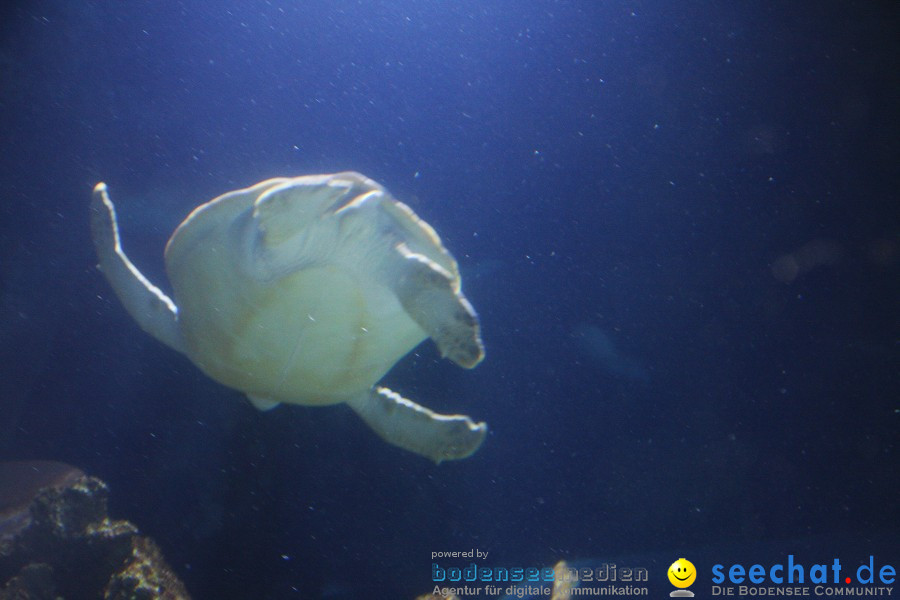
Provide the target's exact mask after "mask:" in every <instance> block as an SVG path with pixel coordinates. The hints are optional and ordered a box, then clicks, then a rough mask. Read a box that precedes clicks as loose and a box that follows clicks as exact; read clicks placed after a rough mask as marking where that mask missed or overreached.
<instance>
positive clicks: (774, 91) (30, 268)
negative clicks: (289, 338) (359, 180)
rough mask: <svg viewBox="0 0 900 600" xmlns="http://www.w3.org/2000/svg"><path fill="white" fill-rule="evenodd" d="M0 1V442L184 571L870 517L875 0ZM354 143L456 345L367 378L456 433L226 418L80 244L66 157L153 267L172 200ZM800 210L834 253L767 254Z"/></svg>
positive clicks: (885, 27)
mask: <svg viewBox="0 0 900 600" xmlns="http://www.w3.org/2000/svg"><path fill="white" fill-rule="evenodd" d="M2 11H3V12H2V14H0V84H2V85H0V311H2V312H0V407H2V411H0V458H4V459H19V458H43V459H54V460H63V461H67V462H70V463H73V464H75V465H77V466H79V467H81V468H83V469H84V470H86V471H88V472H90V473H92V474H95V475H97V476H100V477H102V478H103V479H105V480H106V481H108V482H109V483H110V484H111V486H112V489H113V510H114V513H115V514H116V516H120V517H124V518H128V519H131V520H133V521H134V522H136V523H137V524H138V525H139V526H140V528H141V529H142V531H144V532H145V533H147V534H149V535H151V536H152V537H154V538H155V539H156V540H157V541H158V542H159V543H160V544H161V545H162V547H163V550H164V552H165V553H166V555H167V556H168V558H169V559H170V560H171V562H172V563H173V565H174V566H175V568H176V570H177V571H178V572H179V574H180V575H182V576H183V577H184V579H185V580H186V582H187V584H188V587H189V589H190V590H191V591H192V593H193V594H195V596H196V597H198V598H213V597H215V598H290V597H298V598H299V597H303V598H307V597H313V598H315V597H335V598H340V597H350V596H351V595H352V594H354V593H361V592H363V591H367V592H369V593H370V594H373V596H372V597H380V598H408V597H411V596H413V595H414V594H415V593H421V592H425V591H428V590H429V589H430V587H429V575H430V564H431V560H430V556H431V552H432V551H438V550H468V549H470V548H478V549H481V550H487V551H490V553H491V561H490V562H491V564H493V565H495V566H517V565H520V566H529V565H544V564H550V563H553V562H555V560H557V559H559V558H568V559H570V560H574V559H584V558H589V557H600V559H602V560H606V561H609V560H612V559H614V557H616V556H623V555H629V554H630V555H634V554H640V553H646V552H657V553H661V554H662V555H664V556H671V557H672V560H674V558H676V557H677V555H680V554H681V553H682V552H683V551H685V549H691V548H701V547H708V546H710V545H717V544H718V545H719V546H715V547H717V548H721V546H720V545H721V544H723V543H727V544H730V546H729V547H730V548H732V551H733V552H735V553H736V555H737V554H739V553H740V549H741V548H745V547H750V545H751V544H759V543H763V544H768V545H766V546H764V547H765V548H767V549H768V551H769V552H770V555H768V556H757V557H756V559H757V560H762V561H768V562H778V561H779V560H782V559H783V555H780V554H777V553H778V552H780V551H782V550H783V551H784V552H788V551H792V550H793V548H794V547H796V544H797V543H799V542H791V543H790V544H787V545H785V546H784V548H782V547H780V546H777V544H776V545H774V546H773V545H772V544H775V543H776V542H777V541H778V540H804V539H806V540H816V541H815V544H822V547H823V548H827V550H824V551H825V553H826V554H827V555H828V556H824V555H823V556H821V557H818V558H821V559H826V558H829V557H831V558H833V556H834V555H838V556H840V552H841V550H842V547H841V543H845V542H844V541H846V540H854V541H855V543H856V544H858V545H857V546H854V548H858V549H859V551H860V552H861V553H862V554H861V555H860V556H858V557H856V556H853V557H849V558H846V557H845V558H846V559H847V560H850V559H851V558H852V559H853V560H856V559H857V558H858V559H859V560H863V559H865V558H866V555H867V554H868V553H870V552H878V551H879V550H882V551H883V550H885V548H882V547H879V546H878V544H877V543H876V542H875V541H874V540H873V541H872V542H871V544H870V545H868V546H867V545H866V544H865V543H864V541H865V540H871V539H872V536H874V535H875V534H878V533H880V534H882V535H885V534H886V532H887V537H888V539H894V540H896V539H897V533H898V532H897V530H898V522H897V514H900V513H898V502H897V497H898V496H897V492H898V490H900V485H898V484H900V477H898V468H897V467H898V464H897V453H898V449H897V440H898V435H897V432H898V425H900V423H898V421H900V414H898V409H900V404H898V372H897V365H898V358H900V357H898V346H897V339H898V338H897V302H898V285H897V284H898V281H900V279H898V270H900V269H898V256H900V254H898V252H900V249H898V218H897V214H898V211H897V208H896V206H897V199H898V198H897V189H898V184H900V176H898V168H897V164H898V162H897V161H898V156H900V142H898V139H900V138H898V133H900V131H898V129H900V126H898V125H900V120H898V112H897V106H898V105H900V104H898V103H900V80H898V66H900V65H898V57H900V54H898V44H897V42H896V41H895V38H896V34H897V31H898V30H900V29H898V11H897V9H896V5H895V4H894V3H892V2H790V3H787V2H753V3H746V2H743V3H742V2H712V1H710V0H702V1H697V2H689V3H681V2H679V3H672V2H663V1H661V0H647V1H641V2H624V1H614V2H599V1H598V2H593V1H582V2H578V1H563V0H559V1H549V0H536V1H532V2H513V1H511V0H508V1H503V0H490V1H485V0H479V1H474V0H460V1H455V2H439V1H436V0H431V1H427V2H424V1H417V2H414V1H412V0H397V1H391V2H388V1H383V2H351V1H347V0H319V1H297V2H286V1H272V2H257V1H237V0H234V1H231V2H227V1H224V2H202V1H199V0H185V1H174V0H173V1H165V2H129V3H118V2H68V1H63V0H59V1H40V2H17V3H12V4H8V5H7V6H6V8H4V9H2ZM347 169H352V170H358V171H361V172H363V173H365V174H366V175H368V176H370V177H372V178H374V179H377V180H378V181H380V182H382V183H383V184H385V185H386V186H387V187H388V188H389V189H390V190H391V191H392V192H393V193H394V194H395V195H396V196H397V197H398V198H400V199H402V200H403V201H405V202H407V203H409V204H410V205H411V206H412V207H413V208H414V209H415V210H416V211H417V212H418V213H419V214H420V215H421V216H422V217H424V218H425V219H427V220H428V221H429V222H430V223H431V224H433V225H434V226H435V227H436V229H437V230H438V231H439V233H440V234H441V236H442V237H443V239H444V241H445V243H446V244H447V246H448V247H449V248H450V249H451V250H452V251H453V253H454V254H455V255H456V257H457V259H458V260H459V262H460V265H461V268H462V271H463V275H464V287H465V290H466V293H467V295H468V297H469V298H470V299H471V300H472V302H473V304H474V305H475V307H476V308H477V309H478V311H479V313H480V315H481V319H482V325H483V333H484V338H485V342H486V344H487V350H488V353H487V359H486V360H485V362H484V363H483V364H482V365H481V366H479V367H478V368H477V369H476V370H474V371H471V372H466V371H462V370H460V369H458V368H456V367H454V366H453V365H451V364H449V363H448V362H446V361H440V360H439V357H438V355H437V353H436V351H435V350H434V348H433V347H432V345H431V344H430V343H427V344H424V345H423V346H422V347H420V348H418V349H417V350H416V351H415V352H414V353H413V354H412V355H410V356H409V357H407V358H406V359H404V360H403V361H401V362H400V363H399V364H398V365H397V366H396V367H395V369H394V370H393V371H392V372H391V373H390V374H389V375H388V377H387V378H386V380H385V383H386V385H388V386H390V387H392V388H394V389H396V390H398V391H400V392H402V393H403V394H404V395H406V396H408V397H410V398H413V399H416V400H418V401H420V402H422V403H423V404H425V405H428V406H430V407H432V408H435V409H438V410H443V411H454V412H456V411H458V412H466V413H468V414H470V415H472V416H473V417H474V418H477V419H484V420H486V421H487V422H488V423H489V425H490V427H491V435H490V437H489V438H488V440H487V441H486V443H485V445H484V447H483V448H482V450H480V452H479V453H478V454H476V455H475V456H474V457H473V458H471V459H469V460H466V461H462V462H459V463H453V464H442V465H440V466H435V465H432V464H430V463H428V462H426V461H424V460H423V459H421V458H419V457H416V456H414V455H411V454H409V453H405V452H403V451H400V450H397V449H395V448H393V447H390V446H388V445H386V444H384V443H383V442H381V441H380V440H379V439H377V437H376V436H374V435H372V433H371V432H370V431H368V430H367V428H366V427H365V426H364V425H362V424H361V423H360V422H359V421H358V420H357V419H356V417H355V416H353V415H352V414H351V413H350V411H349V410H347V409H346V408H345V407H335V408H329V409H312V408H305V407H287V408H280V409H278V410H277V411H276V412H273V413H265V414H260V413H257V412H256V411H254V410H253V409H252V408H251V407H250V406H249V405H248V404H246V403H245V402H244V401H243V399H242V397H241V396H240V394H238V393H236V392H234V391H231V390H228V389H225V388H223V387H222V386H219V385H217V384H216V383H214V382H212V381H210V380H208V379H206V378H205V377H204V376H202V375H201V374H200V373H199V371H198V370H197V369H196V368H194V367H193V366H192V365H191V364H190V363H189V362H188V361H187V360H186V359H185V358H183V357H182V356H179V355H177V354H175V353H173V352H171V351H169V350H168V349H166V348H164V347H162V346H161V345H160V344H158V343H156V342H155V341H154V340H152V339H151V338H149V337H148V336H146V335H144V334H143V333H142V332H141V331H140V330H139V329H138V328H137V327H136V326H135V325H134V324H133V323H132V322H131V320H130V319H129V317H128V316H127V315H126V313H125V312H124V310H123V309H122V308H121V307H120V305H119V303H118V302H117V301H116V300H115V298H113V297H112V293H111V290H110V289H109V287H108V285H107V284H106V282H105V281H104V280H103V278H102V276H101V275H100V274H99V273H98V272H97V271H96V270H95V269H94V264H95V258H94V256H93V249H92V246H91V241H90V238H89V234H88V222H87V204H88V201H89V196H90V190H91V187H92V186H93V185H94V183H96V182H97V181H99V180H104V181H106V182H107V183H108V184H109V186H110V190H111V194H112V197H113V199H114V200H116V201H117V203H118V210H119V214H120V219H121V221H122V230H123V238H124V244H125V249H126V251H127V252H128V253H129V255H130V256H131V258H132V260H134V262H135V263H137V264H138V266H139V267H140V268H141V269H142V270H143V271H144V273H145V274H147V275H148V277H150V278H151V279H152V280H154V281H155V282H157V283H159V284H161V285H162V287H164V288H166V287H167V283H166V280H165V274H164V272H163V266H162V251H163V247H164V244H165V241H166V239H167V238H168V235H169V233H170V232H171V231H172V229H174V227H175V226H176V225H177V224H178V223H179V222H180V221H181V219H182V218H183V217H184V216H185V215H186V214H187V213H188V212H189V211H190V210H191V209H192V208H193V207H194V206H195V205H197V204H199V203H200V202H203V201H206V200H208V199H210V198H212V197H213V196H216V195H218V194H219V193H222V192H224V191H228V190H231V189H235V188H238V187H243V186H246V185H249V184H252V183H255V182H256V181H259V180H262V179H265V178H268V177H271V176H276V175H299V174H305V173H319V172H332V171H338V170H347ZM810 242H817V243H819V244H820V246H821V245H823V244H824V246H825V247H827V248H830V249H831V253H830V254H829V260H828V261H827V264H823V265H821V266H818V267H817V268H813V269H811V270H809V271H808V272H804V273H800V274H799V275H798V276H797V277H796V278H795V279H793V281H791V282H790V283H786V282H785V281H783V279H784V277H781V279H782V280H780V279H779V278H778V277H776V276H775V275H777V274H779V273H780V272H779V271H778V269H777V268H776V269H775V270H774V271H773V266H777V265H778V264H779V263H778V260H779V257H784V256H785V255H786V254H789V253H794V252H797V251H798V250H799V249H800V248H802V247H804V245H806V244H808V243H810ZM598 335H599V336H600V337H598ZM592 336H593V337H592ZM603 336H605V337H603ZM590 339H593V340H594V342H595V344H594V346H591V342H590V341H589V340H590ZM598 340H601V341H603V340H605V342H603V343H601V342H598ZM606 342H608V343H609V345H604V343H606ZM597 344H600V345H599V346H598V345H597ZM891 532H892V533H891ZM829 540H830V541H829ZM807 543H808V544H809V543H812V542H807ZM791 544H794V545H793V546H792V545H791ZM756 547H758V546H756ZM886 551H887V552H888V555H890V553H891V552H893V560H894V564H895V565H896V564H897V562H898V561H897V559H898V555H897V553H896V545H895V544H894V545H891V544H888V545H887V547H886ZM723 553H724V554H727V551H721V552H720V553H719V554H717V555H716V556H715V557H714V558H713V559H710V560H717V561H719V562H726V563H729V562H740V561H741V560H745V559H738V558H734V559H732V558H730V557H728V556H724V555H723ZM663 562H665V561H663ZM598 564H599V563H598ZM631 566H641V565H639V564H632V565H631ZM708 567H709V565H703V566H702V567H701V564H700V563H699V562H698V568H701V579H702V578H703V577H704V575H703V574H704V573H706V572H707V571H706V569H708ZM663 568H664V567H663ZM658 575H659V576H660V577H662V576H661V573H660V574H658ZM654 577H656V575H654Z"/></svg>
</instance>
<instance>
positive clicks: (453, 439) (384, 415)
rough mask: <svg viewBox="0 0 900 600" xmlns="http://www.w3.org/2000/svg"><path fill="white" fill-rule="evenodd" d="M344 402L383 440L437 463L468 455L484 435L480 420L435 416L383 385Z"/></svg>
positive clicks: (473, 450) (485, 429)
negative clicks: (477, 421) (476, 421)
mask: <svg viewBox="0 0 900 600" xmlns="http://www.w3.org/2000/svg"><path fill="white" fill-rule="evenodd" d="M348 404H349V405H350V407H351V408H353V410H354V411H356V414H358V415H359V416H360V417H361V418H362V420H363V421H365V422H366V424H368V425H369V427H371V428H372V429H374V430H375V432H376V433H377V434H378V435H379V436H381V438H382V439H383V440H384V441H386V442H388V443H390V444H394V445H395V446H399V447H401V448H403V449H404V450H409V451H411V452H415V453H416V454H420V455H422V456H424V457H426V458H430V459H431V460H433V461H434V462H436V463H438V464H440V463H441V461H444V460H456V459H460V458H466V457H468V456H471V455H472V454H473V453H474V452H475V451H476V450H478V448H479V446H481V442H483V441H484V436H485V435H487V424H485V423H483V422H482V423H475V422H474V421H472V419H470V418H469V417H467V416H466V415H439V414H437V413H436V412H434V411H431V410H429V409H427V408H425V407H424V406H419V405H418V404H416V403H415V402H412V401H411V400H407V399H406V398H403V397H402V396H400V394H396V393H394V392H392V391H391V390H389V389H387V388H384V387H378V388H373V389H372V390H370V391H369V392H368V393H367V394H364V395H362V396H358V397H356V398H354V399H353V400H351V401H350V402H348Z"/></svg>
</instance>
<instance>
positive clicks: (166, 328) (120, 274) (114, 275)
mask: <svg viewBox="0 0 900 600" xmlns="http://www.w3.org/2000/svg"><path fill="white" fill-rule="evenodd" d="M91 237H93V239H94V248H95V249H96V250H97V258H98V260H99V261H100V270H101V271H103V274H104V275H105V276H106V279H107V281H109V284H110V285H111V286H112V288H113V291H115V293H116V296H118V297H119V300H120V301H121V302H122V304H123V305H124V306H125V309H126V310H127V311H128V314H130V315H131V317H132V318H133V319H134V320H135V321H137V322H138V325H140V327H141V329H143V330H144V331H146V332H147V333H149V334H150V335H152V336H153V337H155V338H156V339H158V340H159V341H161V342H162V343H164V344H166V345H167V346H169V347H171V348H173V349H175V350H178V351H179V352H184V342H183V340H182V337H181V331H180V330H179V328H178V309H177V308H176V306H175V304H174V303H173V302H172V301H171V300H170V299H169V297H168V296H166V295H165V294H164V293H162V291H161V290H160V289H159V288H157V287H156V286H155V285H153V284H152V283H150V282H149V281H148V280H147V278H146V277H144V276H143V275H142V274H141V272H140V271H138V269H137V267H135V266H134V265H133V264H132V263H131V261H130V260H128V257H127V256H125V252H123V251H122V245H121V243H120V241H119V227H118V224H117V222H116V209H115V206H113V203H112V201H111V200H110V199H109V195H108V194H107V192H106V184H105V183H98V184H97V185H96V186H94V196H93V199H92V200H91Z"/></svg>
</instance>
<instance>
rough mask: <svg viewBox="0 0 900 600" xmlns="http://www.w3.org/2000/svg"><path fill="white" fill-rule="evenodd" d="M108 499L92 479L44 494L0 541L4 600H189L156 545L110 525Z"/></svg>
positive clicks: (129, 528) (124, 526) (130, 528)
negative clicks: (21, 522)
mask: <svg viewBox="0 0 900 600" xmlns="http://www.w3.org/2000/svg"><path fill="white" fill-rule="evenodd" d="M108 496H109V488H108V487H107V486H106V484H105V483H103V482H102V481H100V480H99V479H96V478H92V477H82V478H79V479H77V480H76V481H75V482H73V483H67V484H66V485H64V486H62V487H49V488H45V489H43V490H41V491H40V492H38V493H37V495H36V496H35V497H34V499H33V500H32V501H31V503H30V505H29V506H28V512H29V515H30V521H29V522H27V524H26V525H25V526H24V527H22V528H21V529H19V530H18V531H17V532H16V533H15V534H14V535H11V536H6V537H5V538H3V539H2V540H0V582H5V584H4V585H3V587H2V589H0V600H44V599H47V600H58V599H59V598H65V600H100V599H104V600H107V599H108V600H156V599H159V600H189V599H190V596H189V595H188V594H187V592H186V591H185V589H184V585H183V584H182V583H181V582H180V581H179V580H178V578H177V577H176V576H175V574H174V573H173V572H172V570H171V569H170V568H169V566H168V565H167V564H166V562H165V560H164V559H163V557H162V555H161V553H160V552H159V549H158V548H157V547H156V545H155V544H154V543H153V542H152V541H151V540H150V539H149V538H146V537H141V536H139V535H138V530H137V528H136V527H135V526H134V525H132V524H131V523H129V522H127V521H115V520H111V519H110V518H109V516H108V514H107V499H108Z"/></svg>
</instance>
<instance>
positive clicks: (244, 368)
mask: <svg viewBox="0 0 900 600" xmlns="http://www.w3.org/2000/svg"><path fill="white" fill-rule="evenodd" d="M91 233H92V236H93V239H94V245H95V247H96V250H97V256H98V258H99V263H100V269H101V270H102V271H103V273H104V274H105V275H106V278H107V279H108V280H109V283H110V284H111V285H112V288H113V290H115V293H116V295H117V296H118V297H119V300H121V302H122V304H124V305H125V308H126V309H127V311H128V312H129V314H131V316H132V317H133V318H134V319H135V320H136V321H137V322H138V325H140V326H141V328H142V329H143V330H144V331H146V332H147V333H149V334H150V335H152V336H153V337H155V338H156V339H158V340H159V341H161V342H163V343H164V344H166V345H167V346H170V347H171V348H174V349H175V350H178V351H179V352H182V353H184V354H185V355H187V357H188V358H189V359H190V360H191V361H192V362H193V363H194V364H196V365H197V367H199V368H200V370H202V371H203V372H204V373H206V374H207V375H209V376H210V377H212V378H213V379H215V380H216V381H219V382H221V383H223V384H225V385H227V386H229V387H232V388H235V389H237V390H240V391H242V392H243V393H245V394H246V395H247V397H248V398H249V399H250V401H251V402H252V403H253V405H254V406H256V407H257V408H259V409H260V410H268V409H271V408H274V407H275V406H277V405H278V404H279V403H282V402H284V403H289V404H303V405H328V404H337V403H340V402H346V403H347V404H348V405H350V407H351V408H352V409H353V410H354V411H355V412H356V413H357V414H358V415H359V416H360V417H362V419H363V420H364V421H365V422H366V423H367V424H368V425H369V426H370V427H371V428H372V429H374V430H375V431H376V433H378V435H380V436H381V437H382V438H383V439H384V440H386V441H388V442H390V443H392V444H395V445H397V446H400V447H401V448H405V449H407V450H411V451H412V452H415V453H418V454H421V455H423V456H426V457H428V458H430V459H432V460H434V461H436V462H441V461H442V460H448V459H458V458H465V457H467V456H469V455H471V454H472V453H473V452H475V451H476V450H477V449H478V447H479V446H480V445H481V442H482V441H483V440H484V437H485V434H486V433H487V425H486V424H485V423H475V422H473V421H472V420H471V419H470V418H469V417H468V416H465V415H440V414H437V413H434V412H432V411H431V410H429V409H427V408H424V407H422V406H419V405H418V404H416V403H414V402H412V401H410V400H407V399H405V398H402V397H401V396H400V395H398V394H396V393H394V392H392V391H391V390H389V389H387V388H383V387H377V386H376V385H375V384H376V383H377V382H378V380H379V379H381V377H382V376H383V375H384V374H385V373H386V372H387V371H388V370H389V369H390V368H391V367H392V366H393V365H394V363H396V362H397V361H398V360H399V359H400V358H401V357H403V356H404V355H405V354H407V353H408V352H409V351H410V350H412V349H413V348H415V347H416V346H417V345H418V344H419V343H420V342H422V341H423V340H424V339H425V338H426V337H431V338H432V339H433V340H434V341H435V342H436V343H437V346H438V348H439V350H440V352H441V354H442V355H443V356H446V357H448V358H450V360H452V361H454V362H455V363H457V364H458V365H460V366H462V367H466V368H472V367H474V366H475V365H477V364H478V363H479V362H480V361H481V359H482V358H483V357H484V347H483V346H482V343H481V337H480V332H479V323H478V317H477V316H476V314H475V311H474V309H473V308H472V306H471V304H469V302H468V300H466V298H465V296H463V294H462V292H461V290H460V276H459V270H458V268H457V265H456V261H455V260H454V259H453V257H452V256H451V255H450V253H449V252H448V251H447V250H446V249H445V248H444V246H443V245H442V244H441V241H440V238H439V237H438V236H437V234H436V233H435V231H434V229H432V228H431V226H429V225H428V224H427V223H425V221H423V220H421V219H420V218H418V217H417V216H416V215H415V213H413V211H412V210H411V209H410V208H409V207H408V206H406V205H405V204H402V203H401V202H399V201H397V200H395V199H394V198H393V197H392V196H391V194H390V193H389V192H388V191H387V190H385V189H384V188H383V187H382V186H381V185H379V184H378V183H376V182H374V181H372V180H371V179H369V178H367V177H365V176H363V175H361V174H359V173H353V172H347V173H336V174H331V175H308V176H303V177H294V178H285V177H280V178H275V179H268V180H266V181H263V182H260V183H257V184H256V185H253V186H251V187H248V188H245V189H242V190H236V191H233V192H229V193H227V194H223V195H221V196H219V197H218V198H215V199H214V200H211V201H210V202H207V203H206V204H203V205H201V206H199V207H198V208H196V209H195V210H194V211H193V212H192V213H191V214H190V215H188V217H187V219H185V220H184V222H183V223H182V224H181V225H179V226H178V228H177V229H176V230H175V233H173V234H172V237H171V239H169V243H168V244H167V245H166V253H165V262H166V272H167V273H168V276H169V281H170V282H171V285H172V289H173V292H174V301H173V300H170V299H169V298H168V297H167V296H166V295H165V294H164V293H163V292H162V291H161V290H160V289H159V288H157V287H156V286H154V285H153V284H151V283H150V282H149V281H148V280H147V279H146V278H145V277H144V276H143V275H142V274H141V272H140V271H138V269H137V268H136V267H135V266H134V265H133V264H132V263H131V261H130V260H128V258H127V257H126V256H125V253H124V252H123V251H122V247H121V245H120V240H119V232H118V226H117V223H116V213H115V208H114V206H113V203H112V202H111V201H110V199H109V195H108V193H107V188H106V185H105V184H104V183H98V184H97V185H96V187H95V188H94V193H93V201H92V202H91Z"/></svg>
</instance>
